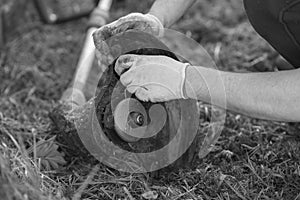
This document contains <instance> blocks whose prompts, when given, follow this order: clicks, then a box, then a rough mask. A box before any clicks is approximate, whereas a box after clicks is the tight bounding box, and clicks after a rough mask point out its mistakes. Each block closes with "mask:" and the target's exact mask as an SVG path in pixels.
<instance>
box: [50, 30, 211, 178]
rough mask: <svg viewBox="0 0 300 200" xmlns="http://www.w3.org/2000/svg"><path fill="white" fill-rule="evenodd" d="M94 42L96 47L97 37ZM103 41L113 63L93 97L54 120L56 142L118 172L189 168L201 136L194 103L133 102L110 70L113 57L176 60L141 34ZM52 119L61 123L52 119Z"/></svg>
mask: <svg viewBox="0 0 300 200" xmlns="http://www.w3.org/2000/svg"><path fill="white" fill-rule="evenodd" d="M94 39H95V41H96V42H95V43H96V47H97V35H95V36H94ZM106 43H107V44H108V48H109V50H110V54H111V56H112V57H113V59H112V60H113V61H112V62H111V63H110V64H109V65H108V67H107V69H106V71H105V72H104V73H103V75H102V76H101V78H100V80H99V82H98V86H97V92H96V97H95V98H94V99H91V100H90V101H88V102H87V103H86V104H84V105H83V106H81V107H79V108H78V109H75V110H74V111H72V112H71V113H68V114H67V115H66V117H65V118H66V120H67V121H69V122H68V123H60V122H56V124H60V125H59V126H60V129H61V130H62V131H61V132H59V133H58V140H59V141H60V143H63V144H65V146H68V151H72V154H74V153H75V155H81V156H82V157H86V156H87V155H86V154H87V152H89V154H90V155H93V156H94V157H95V158H97V159H98V160H99V161H101V162H103V163H104V164H106V165H107V166H109V167H113V168H115V169H118V170H121V171H127V172H151V171H157V170H160V169H162V168H166V167H168V169H170V168H171V169H174V168H183V167H193V164H195V163H196V162H194V161H195V158H196V157H197V155H198V153H199V150H200V149H201V145H202V144H203V143H204V142H203V141H204V139H205V136H206V134H205V133H201V132H200V131H199V118H200V110H199V109H198V106H197V101H195V100H191V99H188V100H183V99H178V100H172V101H168V102H162V103H151V102H142V101H139V100H138V99H137V98H136V97H135V96H134V95H132V94H130V93H128V92H127V90H126V88H125V87H124V86H123V85H122V84H121V82H120V81H119V78H120V77H119V76H118V74H117V73H116V72H115V71H114V66H115V62H116V60H117V58H118V57H119V56H120V55H124V54H137V55H161V56H168V57H171V58H173V59H176V60H178V58H177V56H176V55H175V54H174V53H172V52H170V51H169V49H168V48H167V46H165V45H164V44H163V43H162V42H161V41H160V40H159V39H157V38H156V37H154V36H152V35H150V34H147V33H144V32H137V31H127V32H125V33H122V34H119V35H116V36H114V37H112V38H110V39H109V40H108V41H106ZM52 119H53V120H54V121H61V118H58V117H52ZM72 124H74V125H72ZM83 146H84V147H85V148H82V147H83ZM86 150H87V151H86ZM80 152H82V153H80Z"/></svg>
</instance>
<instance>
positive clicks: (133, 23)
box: [93, 13, 164, 53]
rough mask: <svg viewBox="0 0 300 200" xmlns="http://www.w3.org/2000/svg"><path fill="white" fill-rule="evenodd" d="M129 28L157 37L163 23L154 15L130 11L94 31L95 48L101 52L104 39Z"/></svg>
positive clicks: (160, 34)
mask: <svg viewBox="0 0 300 200" xmlns="http://www.w3.org/2000/svg"><path fill="white" fill-rule="evenodd" d="M130 29H134V30H138V31H144V32H147V33H150V34H152V35H154V36H158V37H160V36H162V35H163V31H164V27H163V24H162V23H161V22H160V21H159V19H158V18H157V17H155V16H154V15H151V14H142V13H131V14H128V15H126V16H124V17H121V18H120V19H118V20H116V21H114V22H112V23H110V24H107V25H105V26H102V27H101V28H99V29H98V30H97V31H95V32H94V34H93V37H94V43H95V46H96V48H97V49H98V50H99V51H100V52H101V53H102V50H103V48H104V43H103V42H104V41H105V40H106V39H108V38H110V37H112V36H114V35H116V34H118V33H122V32H125V31H126V30H130Z"/></svg>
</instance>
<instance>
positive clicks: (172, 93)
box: [115, 54, 189, 102]
mask: <svg viewBox="0 0 300 200" xmlns="http://www.w3.org/2000/svg"><path fill="white" fill-rule="evenodd" d="M188 65H189V64H187V63H181V62H179V61H176V60H174V59H172V58H169V57H166V56H139V55H131V54H130V55H123V56H120V58H119V59H118V60H117V62H116V64H115V71H116V72H117V74H119V75H121V77H120V81H121V83H122V84H123V85H124V86H125V87H126V88H127V90H128V91H129V92H130V93H132V94H135V96H136V97H137V98H138V99H140V100H142V101H151V102H161V101H169V100H174V99H180V98H184V99H186V98H187V97H186V95H185V94H184V93H185V92H184V85H185V74H186V73H185V71H186V68H187V66H188ZM125 70H127V71H125Z"/></svg>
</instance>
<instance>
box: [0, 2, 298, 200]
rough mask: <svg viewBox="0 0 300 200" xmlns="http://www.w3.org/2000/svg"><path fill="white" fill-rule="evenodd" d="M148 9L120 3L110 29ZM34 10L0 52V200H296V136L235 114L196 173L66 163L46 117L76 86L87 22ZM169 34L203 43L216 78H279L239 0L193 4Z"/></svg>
mask: <svg viewBox="0 0 300 200" xmlns="http://www.w3.org/2000/svg"><path fill="white" fill-rule="evenodd" d="M150 5H151V1H138V0H130V1H129V0H123V1H118V2H117V3H114V5H113V9H112V12H111V13H112V16H111V17H112V20H113V19H117V18H118V17H120V16H122V15H124V14H127V13H129V12H146V11H147V9H149V8H150ZM31 9H32V15H33V16H34V17H33V21H32V22H31V23H28V24H26V25H24V26H21V27H19V28H18V30H19V33H20V34H18V35H17V36H16V37H15V39H13V40H11V41H9V42H8V43H7V45H6V47H5V48H4V49H3V51H1V52H0V94H1V95H0V199H1V200H2V199H3V200H6V199H8V200H12V199H16V200H23V199H33V200H38V199H48V200H54V199H101V200H102V199H128V200H133V199H173V200H175V199H200V200H201V199H242V200H248V199H249V200H250V199H266V200H268V199H272V200H275V199H278V200H279V199H287V200H293V199H295V200H296V199H300V137H299V135H298V134H299V129H297V128H295V127H296V126H292V125H290V124H286V123H281V122H270V121H264V120H257V119H252V118H248V117H246V116H242V115H239V114H236V113H231V112H227V117H226V123H225V128H224V130H223V132H222V135H221V137H220V138H219V140H218V142H217V144H216V145H215V147H214V148H213V149H212V151H211V152H210V153H209V154H208V155H207V156H206V157H205V158H204V159H198V160H197V167H196V169H193V170H191V169H184V170H179V171H174V172H169V173H164V174H161V176H159V177H156V178H153V177H151V176H150V175H149V174H127V173H121V172H118V171H115V170H113V169H110V168H108V167H106V166H105V165H103V164H101V163H96V164H88V163H85V162H82V161H81V160H80V159H77V158H76V157H68V155H66V154H64V153H63V152H61V151H60V150H61V148H60V146H59V144H57V143H56V142H55V140H53V136H55V131H54V129H53V124H52V122H51V120H50V118H49V116H48V114H49V112H51V110H52V109H53V108H54V107H55V106H56V105H57V104H58V100H59V98H60V97H61V95H62V92H63V91H64V89H66V87H67V86H68V84H69V82H70V81H71V79H72V74H73V73H74V70H75V67H76V62H77V59H78V56H79V54H80V50H81V45H82V44H83V40H84V34H85V26H86V23H87V19H86V18H82V19H79V20H76V21H71V22H67V23H63V24H59V25H45V24H43V23H42V22H40V20H39V17H38V15H37V13H36V11H34V9H33V8H32V7H31ZM172 28H173V29H175V30H177V31H180V32H182V33H184V34H186V35H188V36H190V37H192V38H193V39H195V40H196V41H197V42H199V43H200V44H201V45H202V46H203V47H204V48H205V49H206V50H207V51H208V53H209V54H210V55H211V56H212V58H214V61H215V62H216V64H217V66H218V67H219V68H220V69H221V70H226V71H236V72H241V73H244V72H249V71H251V72H253V71H273V70H275V69H274V63H275V60H276V58H277V56H278V54H277V53H276V52H275V51H274V50H273V49H272V48H271V47H270V46H269V45H268V44H267V43H266V42H265V41H264V40H263V39H262V38H261V37H260V36H259V35H258V34H257V33H256V32H255V31H254V29H253V28H252V27H251V25H250V24H249V22H248V20H247V17H246V14H245V12H244V8H243V4H242V1H241V0H223V1H220V0H202V1H198V2H197V3H196V4H195V5H194V6H193V7H192V8H191V9H190V10H189V11H188V12H187V13H186V14H185V15H184V16H183V18H182V19H180V20H179V22H178V23H176V24H175V25H174V26H173V27H172ZM202 106H203V107H202V108H205V107H208V105H205V104H202ZM203 126H205V125H203Z"/></svg>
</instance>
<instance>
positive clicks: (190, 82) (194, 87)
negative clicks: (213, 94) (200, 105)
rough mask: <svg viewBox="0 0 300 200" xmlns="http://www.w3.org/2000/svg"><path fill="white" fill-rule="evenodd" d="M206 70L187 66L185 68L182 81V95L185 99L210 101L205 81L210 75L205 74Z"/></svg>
mask: <svg viewBox="0 0 300 200" xmlns="http://www.w3.org/2000/svg"><path fill="white" fill-rule="evenodd" d="M208 70H209V71H210V69H208V68H204V67H198V66H192V65H189V66H188V67H187V68H186V75H185V81H184V94H185V96H186V97H187V98H190V99H197V100H202V101H205V102H209V101H210V93H209V88H208V86H207V83H206V81H205V80H206V79H209V78H210V77H207V76H210V74H211V73H207V72H208Z"/></svg>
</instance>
